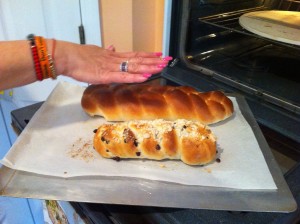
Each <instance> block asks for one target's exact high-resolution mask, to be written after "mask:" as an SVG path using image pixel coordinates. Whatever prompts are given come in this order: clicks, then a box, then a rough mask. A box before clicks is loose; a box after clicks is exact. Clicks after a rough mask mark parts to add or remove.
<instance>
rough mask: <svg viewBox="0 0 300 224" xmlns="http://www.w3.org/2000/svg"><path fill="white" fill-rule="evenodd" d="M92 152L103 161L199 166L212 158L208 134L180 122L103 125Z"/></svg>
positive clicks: (197, 126)
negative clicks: (141, 160) (134, 160)
mask: <svg viewBox="0 0 300 224" xmlns="http://www.w3.org/2000/svg"><path fill="white" fill-rule="evenodd" d="M94 148H95V149H96V151H97V152H99V153H100V155H102V156H103V157H105V158H114V159H117V160H119V159H120V158H146V159H153V160H162V159H178V160H179V159H181V160H182V161H183V162H184V163H186V164H189V165H203V164H206V163H209V162H211V161H212V160H213V159H215V156H216V140H215V137H214V135H213V134H212V133H211V131H210V130H209V129H208V128H207V127H206V126H205V125H202V124H201V123H200V122H193V121H187V120H183V119H179V120H176V121H166V120H162V119H156V120H152V121H144V120H143V121H129V122H117V123H114V124H103V125H101V126H100V127H99V128H98V129H97V132H96V134H95V136H94Z"/></svg>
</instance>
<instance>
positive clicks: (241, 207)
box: [0, 96, 297, 212]
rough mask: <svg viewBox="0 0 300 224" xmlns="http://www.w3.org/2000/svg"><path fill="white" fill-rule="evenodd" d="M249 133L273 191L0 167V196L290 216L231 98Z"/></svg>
mask: <svg viewBox="0 0 300 224" xmlns="http://www.w3.org/2000/svg"><path fill="white" fill-rule="evenodd" d="M235 97H236V98H237V102H238V103H239V107H240V109H241V111H242V113H243V115H244V117H245V119H246V120H247V121H248V122H249V124H250V126H251V127H252V129H253V132H254V134H255V136H256V138H257V141H258V143H259V145H260V148H261V150H262V153H263V155H264V157H265V159H266V162H267V165H268V167H269V169H270V172H271V174H272V177H273V179H274V182H275V183H276V185H277V187H278V189H277V190H268V191H262V190H250V191H249V190H237V189H228V188H218V187H205V186H187V185H180V184H174V183H167V182H161V181H151V180H145V179H137V178H120V177H100V176H87V177H74V178H67V179H66V178H58V177H53V176H45V175H37V174H33V173H28V172H22V171H16V170H12V169H9V168H7V167H5V166H2V167H1V168H0V188H1V191H0V192H1V193H0V195H2V196H10V197H22V198H37V199H51V200H62V201H76V202H93V203H108V204H123V205H140V206H158V207H173V208H193V209H211V210H226V211H257V212H292V211H294V210H296V208H297V204H296V201H295V200H294V198H293V196H292V194H291V192H290V190H289V187H288V185H287V184H286V182H285V180H284V178H283V175H282V173H281V170H280V168H279V166H278V165H277V163H276V161H275V159H274V157H273V155H272V153H271V151H270V149H269V147H268V144H267V142H266V140H265V139H264V137H263V135H262V133H261V131H260V129H259V126H258V125H257V123H256V121H255V119H254V117H253V115H252V113H251V111H250V109H249V107H248V105H247V103H246V101H245V99H244V98H242V97H239V96H235Z"/></svg>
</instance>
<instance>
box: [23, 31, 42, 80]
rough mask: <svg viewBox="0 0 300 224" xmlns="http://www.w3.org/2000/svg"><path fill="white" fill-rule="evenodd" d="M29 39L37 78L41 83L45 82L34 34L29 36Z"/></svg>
mask: <svg viewBox="0 0 300 224" xmlns="http://www.w3.org/2000/svg"><path fill="white" fill-rule="evenodd" d="M27 39H28V40H29V41H30V48H31V53H32V58H33V63H34V68H35V73H36V77H37V79H38V80H39V81H42V80H43V73H42V69H41V65H40V60H39V56H38V52H37V47H36V45H35V39H34V35H33V34H29V35H28V37H27Z"/></svg>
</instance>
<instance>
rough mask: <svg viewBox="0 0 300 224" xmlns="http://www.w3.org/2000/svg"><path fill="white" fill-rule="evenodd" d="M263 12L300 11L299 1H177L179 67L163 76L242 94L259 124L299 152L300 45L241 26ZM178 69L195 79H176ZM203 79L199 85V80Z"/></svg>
mask: <svg viewBox="0 0 300 224" xmlns="http://www.w3.org/2000/svg"><path fill="white" fill-rule="evenodd" d="M262 10H285V11H299V10H300V1H298V0H281V1H275V0H273V1H272V0H191V1H175V3H174V4H173V12H172V24H171V37H172V38H171V40H170V54H171V55H175V57H176V63H174V64H172V65H171V68H170V70H169V71H166V75H165V76H166V77H167V78H169V79H171V80H172V79H173V80H175V83H176V82H177V83H180V84H188V85H194V87H196V88H199V89H200V90H210V89H207V88H205V87H204V88H203V84H206V85H214V87H212V88H219V89H223V90H224V91H228V92H235V93H239V94H242V95H243V96H245V98H246V99H247V102H248V103H249V106H250V108H251V110H252V112H253V113H254V116H255V117H256V119H257V121H258V123H259V124H262V125H263V128H265V129H267V130H271V131H275V132H279V133H280V136H281V137H284V138H285V137H286V138H288V139H290V140H291V141H292V142H293V143H292V144H291V145H293V148H294V150H295V148H296V151H297V148H298V146H299V143H300V136H299V133H300V129H299V126H300V119H299V117H300V97H299V95H300V76H299V75H300V66H299V65H300V46H297V45H293V44H288V43H284V42H279V41H276V40H271V39H268V38H265V37H261V36H259V35H256V34H254V33H251V32H249V31H247V30H245V29H244V28H243V27H242V26H241V25H240V24H239V17H240V16H242V15H243V14H245V13H248V12H253V11H262ZM178 69H179V70H180V71H181V72H182V71H185V72H187V71H188V72H189V73H190V74H193V78H188V77H185V76H183V75H181V74H179V75H177V77H176V73H181V72H178ZM176 70H177V71H176ZM168 74H169V75H168ZM172 76H174V77H173V78H172ZM186 76H188V75H186ZM189 79H190V80H189ZM201 79H203V82H201V83H200V82H199V84H198V85H197V84H196V83H197V81H196V80H198V81H199V80H201ZM178 80H180V81H178ZM201 85H202V86H201ZM283 141H285V140H283ZM299 150H300V149H299Z"/></svg>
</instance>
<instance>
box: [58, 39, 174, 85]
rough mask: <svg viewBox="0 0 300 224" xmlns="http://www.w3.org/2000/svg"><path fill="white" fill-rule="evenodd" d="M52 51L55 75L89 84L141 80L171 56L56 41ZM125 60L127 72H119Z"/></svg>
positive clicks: (156, 69)
mask: <svg viewBox="0 0 300 224" xmlns="http://www.w3.org/2000/svg"><path fill="white" fill-rule="evenodd" d="M56 48H57V52H56V53H55V55H54V56H55V64H56V69H57V73H58V74H64V75H67V76H70V77H72V78H74V79H76V80H79V81H83V82H88V83H92V84H100V83H103V84H107V83H134V82H144V81H146V80H147V79H148V78H149V77H151V75H152V74H156V73H159V72H161V71H162V70H163V68H165V67H166V66H167V64H168V62H169V61H170V60H171V59H172V58H171V57H165V58H161V55H162V54H161V53H155V52H154V53H147V52H128V53H119V52H115V50H114V48H112V49H110V48H108V49H104V48H101V47H97V46H94V45H79V44H74V43H69V42H63V41H59V42H58V43H57V46H56ZM126 61H127V62H128V71H127V72H122V71H120V65H121V63H122V62H126Z"/></svg>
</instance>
